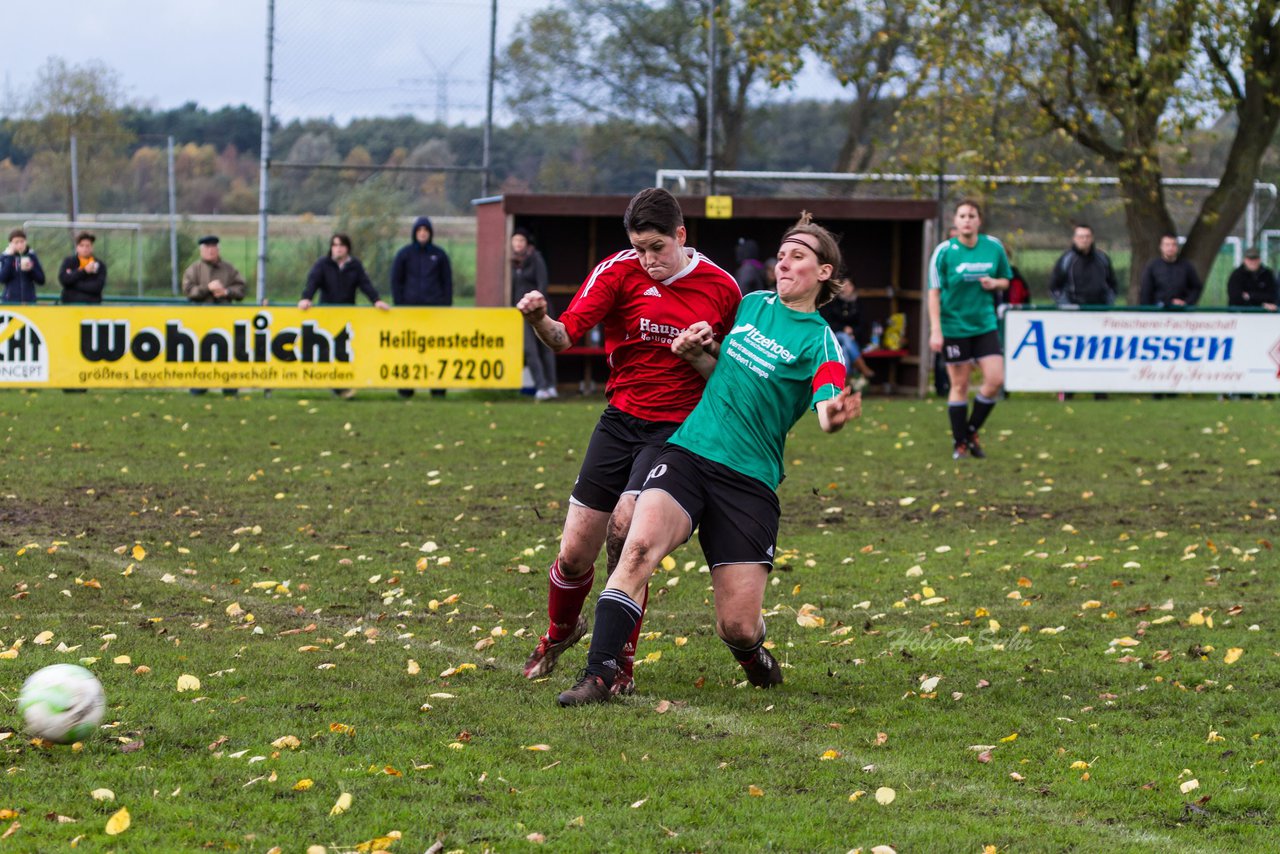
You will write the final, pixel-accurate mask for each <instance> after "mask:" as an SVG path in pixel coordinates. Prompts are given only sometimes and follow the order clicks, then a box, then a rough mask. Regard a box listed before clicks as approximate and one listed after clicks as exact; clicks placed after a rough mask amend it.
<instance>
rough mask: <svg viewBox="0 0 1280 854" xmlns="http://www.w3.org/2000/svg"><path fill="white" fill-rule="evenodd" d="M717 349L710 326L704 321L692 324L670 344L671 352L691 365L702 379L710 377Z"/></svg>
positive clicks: (714, 367) (714, 365) (714, 364)
mask: <svg viewBox="0 0 1280 854" xmlns="http://www.w3.org/2000/svg"><path fill="white" fill-rule="evenodd" d="M718 349H719V348H718V347H717V346H716V340H715V333H714V332H712V330H711V324H709V323H707V322H706V321H705V320H699V321H698V322H697V323H694V324H693V325H692V326H690V327H689V328H688V329H686V330H685V331H683V332H681V333H680V334H679V335H677V336H676V337H675V339H674V340H673V341H672V342H671V352H673V353H675V354H676V355H677V356H679V357H680V358H682V359H684V360H685V361H687V362H689V363H690V364H691V365H693V367H694V369H695V370H697V372H698V373H700V374H702V376H704V377H709V376H711V372H712V371H714V370H715V369H716V354H717V351H718Z"/></svg>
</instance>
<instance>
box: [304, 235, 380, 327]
mask: <svg viewBox="0 0 1280 854" xmlns="http://www.w3.org/2000/svg"><path fill="white" fill-rule="evenodd" d="M357 290H358V291H360V293H362V294H364V295H365V296H367V297H368V298H369V302H371V303H373V305H374V307H375V308H381V309H388V308H390V307H391V306H389V305H387V304H386V303H385V302H383V301H382V297H380V296H379V295H378V289H377V288H375V287H374V286H373V282H371V281H369V274H368V273H366V272H365V270H364V265H363V264H361V263H360V259H359V258H356V257H355V256H354V255H352V254H351V238H350V237H348V236H347V235H345V234H335V235H334V236H333V237H332V238H330V239H329V254H328V255H325V256H324V257H323V258H321V259H319V260H318V261H316V263H315V264H313V265H312V266H311V272H310V273H308V274H307V284H306V286H305V287H304V288H303V289H302V299H301V300H299V301H298V308H300V309H302V310H303V311H306V310H307V309H309V308H311V304H312V303H311V299H312V297H314V296H315V295H316V294H317V293H319V295H320V302H321V303H322V304H324V305H355V304H356V291H357Z"/></svg>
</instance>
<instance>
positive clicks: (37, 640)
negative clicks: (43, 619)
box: [31, 631, 53, 646]
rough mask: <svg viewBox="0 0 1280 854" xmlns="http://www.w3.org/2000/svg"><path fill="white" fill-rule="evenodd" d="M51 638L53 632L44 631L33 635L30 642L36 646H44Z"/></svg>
mask: <svg viewBox="0 0 1280 854" xmlns="http://www.w3.org/2000/svg"><path fill="white" fill-rule="evenodd" d="M51 640H53V632H48V631H45V632H41V633H40V634H38V635H36V636H35V637H33V638H32V639H31V642H32V643H33V644H35V645H36V646H44V645H45V644H47V643H48V642H49V641H51Z"/></svg>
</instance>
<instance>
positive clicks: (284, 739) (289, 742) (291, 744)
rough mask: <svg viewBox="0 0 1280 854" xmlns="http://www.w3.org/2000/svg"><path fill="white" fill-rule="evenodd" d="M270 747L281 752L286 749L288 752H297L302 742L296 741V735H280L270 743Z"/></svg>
mask: <svg viewBox="0 0 1280 854" xmlns="http://www.w3.org/2000/svg"><path fill="white" fill-rule="evenodd" d="M271 746H272V747H274V748H275V749H276V750H283V749H284V748H286V747H287V748H289V749H290V750H297V749H298V748H299V747H301V746H302V742H301V741H299V740H298V737H297V736H296V735H282V736H280V737H279V738H277V739H276V740H275V741H273V742H271Z"/></svg>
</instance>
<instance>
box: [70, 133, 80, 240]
mask: <svg viewBox="0 0 1280 854" xmlns="http://www.w3.org/2000/svg"><path fill="white" fill-rule="evenodd" d="M70 156H71V221H72V222H79V221H80V158H79V157H77V156H76V135H75V134H74V133H73V134H71V152H70Z"/></svg>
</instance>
